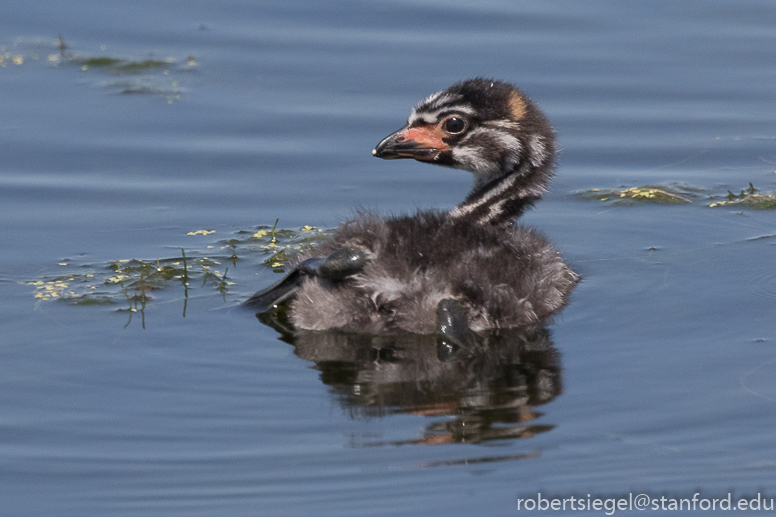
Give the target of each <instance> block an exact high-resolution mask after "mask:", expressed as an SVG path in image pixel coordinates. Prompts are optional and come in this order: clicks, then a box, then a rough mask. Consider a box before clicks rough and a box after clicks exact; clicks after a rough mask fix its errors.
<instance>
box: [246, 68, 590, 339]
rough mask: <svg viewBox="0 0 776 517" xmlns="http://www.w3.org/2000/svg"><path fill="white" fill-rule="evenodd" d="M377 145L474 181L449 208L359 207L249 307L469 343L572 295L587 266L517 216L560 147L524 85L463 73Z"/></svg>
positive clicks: (303, 320) (543, 313) (536, 193)
mask: <svg viewBox="0 0 776 517" xmlns="http://www.w3.org/2000/svg"><path fill="white" fill-rule="evenodd" d="M372 154H373V155H374V156H376V157H378V158H384V159H397V158H412V159H415V160H418V161H422V162H427V163H432V164H437V165H444V166H447V167H453V168H457V169H464V170H467V171H469V172H471V173H472V174H473V176H474V186H473V188H472V190H471V192H470V193H469V195H468V196H467V197H466V199H465V200H464V201H463V202H462V203H460V204H459V205H457V206H456V207H454V208H453V209H452V210H450V211H449V212H441V211H437V210H430V211H420V212H418V213H416V214H414V215H409V216H403V217H389V218H383V217H379V216H377V215H375V214H372V213H369V212H361V213H360V214H359V215H358V216H357V217H356V219H354V220H352V221H349V222H346V223H345V224H343V225H342V226H340V227H339V228H338V229H337V230H335V232H334V234H333V235H332V236H331V237H330V238H329V239H328V240H326V241H325V242H323V243H322V244H321V245H320V246H318V247H317V248H316V249H314V250H311V251H308V252H305V253H302V254H301V255H299V256H298V257H296V259H295V260H294V262H293V263H292V264H291V267H290V269H289V271H290V272H289V273H288V275H286V277H285V278H283V279H282V280H281V281H280V282H279V283H277V284H275V285H274V286H272V287H270V288H268V289H265V290H263V291H260V292H258V293H256V294H255V295H253V296H252V297H251V298H250V299H249V300H248V301H247V302H246V305H247V306H249V307H251V308H254V309H255V310H256V311H257V312H266V311H269V310H270V309H271V308H272V307H274V306H276V305H277V304H280V303H285V302H288V303H289V316H290V317H289V319H290V321H291V322H292V323H293V325H294V326H295V327H296V328H299V329H309V330H328V329H340V330H343V331H349V332H359V333H385V332H394V331H407V332H415V333H419V334H433V333H438V334H440V335H441V336H443V337H444V338H446V339H448V340H450V341H451V342H452V343H454V344H461V345H465V344H466V342H467V341H468V338H467V335H468V334H469V332H471V331H475V332H476V331H481V330H485V329H488V328H508V327H521V326H527V325H533V324H536V323H538V322H540V321H542V320H545V319H547V318H549V317H551V316H552V315H553V314H555V313H556V312H558V311H559V310H560V309H561V308H562V307H563V306H564V305H565V304H566V300H567V297H568V295H569V293H570V292H571V290H572V289H573V288H574V285H575V284H576V282H577V280H578V279H579V277H578V276H577V275H576V274H575V273H574V272H573V271H571V269H569V268H568V267H567V266H566V264H565V263H564V262H563V259H562V258H561V256H560V254H559V253H558V251H557V250H556V249H555V248H554V247H553V246H552V245H551V244H550V243H549V242H548V241H547V239H545V238H544V237H543V236H542V235H541V234H540V233H539V232H537V231H535V230H533V229H530V228H526V227H523V226H519V225H514V224H513V220H514V219H515V218H517V217H518V216H520V215H521V214H522V213H523V212H524V211H525V210H526V209H527V208H529V207H530V206H531V205H533V204H534V203H535V202H536V201H537V200H538V199H540V197H541V195H542V194H543V193H544V192H545V191H546V190H547V187H548V185H549V182H550V180H551V179H552V175H553V172H552V170H553V164H554V158H555V139H554V133H553V130H552V128H551V127H550V125H549V123H548V122H547V119H546V118H545V117H544V115H543V114H542V112H541V111H540V110H539V109H538V108H537V107H536V105H535V104H534V103H533V102H531V101H530V100H529V99H528V98H527V97H526V96H525V95H524V94H523V93H522V92H521V91H520V90H518V89H517V88H516V87H514V86H512V85H511V84H508V83H504V82H501V81H491V80H487V79H472V80H468V81H463V82H460V83H456V84H454V85H453V86H451V87H450V88H448V89H447V90H444V91H441V92H438V93H435V94H434V95H431V96H430V97H428V98H427V99H426V100H424V101H421V102H420V103H419V104H418V105H417V106H416V107H415V108H414V109H413V110H412V112H411V114H410V117H409V120H408V121H407V124H406V125H405V126H404V127H403V128H401V129H399V130H398V131H396V132H395V133H393V134H391V135H389V136H388V137H386V138H385V139H383V140H382V141H381V142H380V143H379V144H378V145H377V147H375V149H374V150H373V151H372Z"/></svg>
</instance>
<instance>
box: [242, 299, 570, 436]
mask: <svg viewBox="0 0 776 517" xmlns="http://www.w3.org/2000/svg"><path fill="white" fill-rule="evenodd" d="M285 316H286V313H285V310H284V308H283V307H282V306H281V307H280V308H279V309H276V310H274V311H271V312H268V313H264V314H259V315H257V317H258V318H259V320H260V321H261V322H262V323H264V324H266V325H268V326H270V327H272V328H273V329H275V330H276V331H278V332H279V333H280V335H281V338H280V339H281V340H283V341H285V342H287V343H289V344H291V345H292V346H293V347H294V353H295V354H296V355H297V356H298V357H300V358H301V359H304V360H306V361H311V362H313V363H315V367H316V369H317V370H318V371H320V378H321V381H323V383H324V384H326V385H327V386H329V387H330V389H331V393H332V394H333V395H334V397H335V399H336V400H337V402H338V403H339V404H340V406H341V407H342V408H343V409H344V410H345V411H346V412H347V413H348V414H349V415H350V416H351V418H354V419H362V418H372V417H382V416H385V415H391V414H416V415H424V416H428V417H433V418H434V419H433V421H432V422H431V423H429V424H428V425H426V426H425V428H424V430H423V432H422V436H421V437H419V438H415V439H408V440H400V441H390V442H386V441H382V442H379V441H375V442H370V443H365V444H361V445H362V446H380V445H401V444H426V445H434V444H448V443H482V442H486V441H490V440H505V439H516V438H530V437H532V436H534V435H536V434H538V433H542V432H546V431H549V430H551V429H552V428H553V427H554V426H553V425H546V424H545V425H541V424H532V423H531V422H533V421H534V420H536V419H537V418H538V417H540V416H541V415H542V414H541V413H540V412H538V411H537V410H536V409H535V408H536V406H540V405H542V404H545V403H547V402H550V401H551V400H553V399H554V398H555V397H557V396H558V395H560V393H561V392H562V384H561V365H560V358H559V354H558V352H557V350H556V349H555V348H554V346H553V343H552V338H551V333H550V331H549V330H548V329H546V328H544V327H541V326H540V327H533V328H529V329H495V330H491V331H488V332H486V333H478V334H476V335H475V337H474V339H473V342H471V343H468V344H467V345H466V346H457V345H455V344H452V343H449V342H447V341H445V339H444V338H443V337H440V336H435V335H419V334H410V333H402V334H396V335H379V336H375V335H361V334H345V333H338V332H331V331H328V332H313V331H303V330H297V329H294V328H293V327H292V326H291V325H290V323H289V322H288V320H287V318H286V317H285Z"/></svg>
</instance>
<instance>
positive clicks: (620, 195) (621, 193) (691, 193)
mask: <svg viewBox="0 0 776 517" xmlns="http://www.w3.org/2000/svg"><path fill="white" fill-rule="evenodd" d="M700 192H702V191H701V190H700V189H696V188H693V187H690V186H689V185H682V184H675V185H671V186H670V187H668V186H663V185H644V186H641V187H631V188H627V189H599V188H594V189H589V190H583V191H581V192H578V193H577V194H578V195H579V196H580V197H582V198H584V199H588V200H591V201H595V200H597V201H609V202H611V203H612V204H615V205H634V204H637V203H657V204H674V205H675V204H683V203H692V200H691V198H692V197H695V196H697V194H698V193H700Z"/></svg>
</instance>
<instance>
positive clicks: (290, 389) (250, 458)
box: [0, 0, 776, 516]
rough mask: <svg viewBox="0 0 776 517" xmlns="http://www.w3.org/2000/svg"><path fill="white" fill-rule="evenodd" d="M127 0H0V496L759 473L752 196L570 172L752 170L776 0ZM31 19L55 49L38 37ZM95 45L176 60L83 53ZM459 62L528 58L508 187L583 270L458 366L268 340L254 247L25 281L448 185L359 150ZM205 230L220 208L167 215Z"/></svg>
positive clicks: (432, 201)
mask: <svg viewBox="0 0 776 517" xmlns="http://www.w3.org/2000/svg"><path fill="white" fill-rule="evenodd" d="M131 5H132V7H130V6H129V4H127V5H126V6H119V7H116V6H109V5H108V4H106V3H104V2H96V1H88V0H83V1H69V2H53V1H49V0H42V1H38V2H35V3H30V2H26V1H25V2H23V1H18V0H6V2H5V3H4V4H3V16H2V17H0V46H4V47H5V49H4V50H3V55H4V56H5V57H4V61H3V64H4V65H5V66H4V67H2V68H0V96H1V98H2V117H0V153H1V155H2V160H0V214H2V215H1V216H0V217H1V219H0V220H1V221H2V224H0V240H1V241H2V243H3V246H2V247H0V293H2V294H1V296H0V321H2V328H3V336H4V337H3V339H2V342H0V501H1V504H0V508H2V509H0V513H2V514H4V515H14V516H28V515H29V516H31V515H35V516H50V515H73V516H75V515H77V516H90V515H95V516H98V515H99V516H103V515H132V516H136V515H153V516H159V515H186V516H195V515H196V516H199V515H202V516H204V515H207V516H210V515H230V516H238V515H289V516H291V515H293V516H298V515H317V516H351V515H352V516H365V515H445V516H447V515H475V514H477V515H480V514H481V515H515V514H517V513H518V512H517V510H516V500H517V498H518V497H524V496H528V497H531V496H532V495H535V494H536V492H537V491H541V492H542V493H543V494H554V495H559V496H569V495H572V494H575V495H577V496H579V495H582V496H586V495H587V494H588V493H593V494H603V495H610V496H619V495H623V494H625V495H627V493H628V492H630V491H633V492H634V493H638V492H645V493H648V494H652V495H657V496H660V495H662V494H665V493H668V494H674V495H676V496H680V497H691V496H692V494H693V493H694V492H697V491H700V492H702V493H703V494H705V495H706V496H716V497H719V496H724V495H725V494H726V493H727V492H728V491H731V490H732V491H734V492H735V494H737V495H741V494H754V493H756V492H758V491H761V492H763V493H765V494H768V495H769V496H773V497H776V488H774V486H773V479H774V476H776V446H775V445H774V439H773V429H774V427H775V426H776V377H774V375H773V372H774V368H776V349H774V339H776V336H774V316H775V315H776V314H774V305H776V270H774V256H776V247H774V245H775V244H776V237H774V235H776V212H774V211H757V210H751V209H745V208H744V209H742V208H736V207H733V208H727V207H723V208H719V207H718V208H713V209H712V208H708V207H707V205H708V201H705V197H704V196H700V197H699V198H698V199H696V201H695V202H694V203H692V204H687V205H677V206H656V205H640V206H632V207H625V206H616V205H612V204H609V203H606V202H600V201H584V200H582V199H580V198H579V196H577V195H576V194H575V193H576V192H577V191H579V190H582V189H589V188H594V187H596V188H619V187H623V186H624V187H634V186H640V185H645V184H663V185H667V184H670V183H672V182H681V183H687V184H689V185H691V186H693V187H697V188H700V189H706V190H708V191H709V192H711V193H712V194H725V193H726V191H727V190H728V189H729V190H732V191H734V192H738V191H739V190H741V189H743V188H745V187H747V186H748V184H749V182H752V183H753V184H754V186H755V187H756V188H758V189H761V190H764V191H768V190H771V191H772V190H775V189H776V174H774V171H776V116H775V115H776V101H774V99H776V62H774V57H773V56H774V54H773V51H774V45H776V5H774V3H773V2H772V1H766V0H762V1H755V0H751V1H733V0H728V1H703V2H701V1H686V2H669V1H665V2H658V1H656V2H640V3H635V2H628V3H625V2H615V1H608V2H606V1H588V2H576V1H566V2H552V3H548V2H539V1H526V2H510V1H506V0H493V1H484V2H478V6H477V7H472V2H463V1H452V2H450V1H445V2H442V1H438V0H425V1H424V0H419V1H398V0H383V1H380V2H355V1H352V2H348V1H339V0H337V1H332V2H326V3H325V4H324V3H322V2H312V1H297V2H293V1H286V2H246V1H233V2H204V1H201V2H185V3H182V2H172V1H159V0H157V1H154V2H134V3H132V4H131ZM59 34H62V35H63V37H64V40H65V42H66V44H67V45H68V49H67V50H66V55H67V53H70V55H74V56H79V57H80V58H82V60H81V61H77V62H67V61H66V60H63V59H62V58H61V57H60V58H57V56H60V50H59V48H58V45H59V43H58V41H56V39H57V36H58V35H59ZM50 55H51V56H53V57H52V58H51V59H59V60H58V61H50V60H49V56H50ZM99 56H109V57H113V58H120V59H127V60H134V61H142V60H148V59H155V60H165V59H167V58H171V59H170V61H171V63H168V64H166V65H164V66H163V67H157V68H152V69H150V70H142V71H140V73H136V74H118V75H117V72H116V70H115V69H111V68H110V67H109V68H107V69H100V67H99V66H86V70H82V69H81V66H82V65H83V64H84V63H85V61H83V59H87V58H90V57H99ZM14 58H16V60H14ZM19 58H21V60H20V59H19ZM36 58H37V59H36ZM111 70H113V71H111ZM165 72H166V73H165ZM477 75H483V76H493V77H496V78H501V79H504V80H508V81H513V82H515V83H517V84H519V85H520V86H522V87H523V89H524V90H525V91H526V92H527V93H528V94H529V95H530V96H531V97H532V98H533V99H534V100H535V101H536V102H537V103H538V104H539V105H540V106H541V107H542V108H543V109H544V110H545V111H546V113H547V114H548V116H549V118H550V119H551V120H552V121H553V123H554V125H555V127H556V129H557V131H558V135H559V142H560V145H561V147H562V149H563V152H562V156H561V159H560V166H559V169H558V177H557V179H556V181H555V183H554V185H553V190H552V192H551V193H550V194H549V195H548V196H547V197H546V199H545V200H544V201H542V202H541V203H540V204H539V205H538V206H537V208H536V209H535V210H534V211H533V212H531V213H530V214H528V215H527V216H526V217H525V219H524V220H525V221H526V223H528V224H531V225H534V226H536V227H539V228H541V229H542V230H543V231H544V232H545V233H546V234H547V235H549V236H550V237H551V239H552V240H554V241H555V242H556V243H557V245H558V246H559V248H561V249H562V250H563V252H564V254H565V256H566V258H567V260H568V261H569V262H570V263H571V264H573V265H574V268H575V269H576V270H577V271H579V272H580V273H581V274H582V276H583V277H584V281H583V282H582V284H580V286H579V287H578V288H577V289H576V291H575V292H574V295H573V298H572V303H571V305H570V306H569V307H568V308H567V309H566V310H565V311H564V312H563V314H562V316H561V317H560V318H558V320H557V321H556V322H555V324H554V325H552V326H550V327H549V328H548V329H547V332H542V333H539V334H538V335H528V336H524V335H521V336H512V335H510V336H506V337H504V339H506V340H508V341H509V343H511V345H510V346H506V347H504V346H501V347H499V343H498V339H496V338H494V340H493V343H491V345H490V346H491V348H490V349H488V350H489V352H488V353H486V354H482V355H481V356H480V357H473V358H469V362H468V363H466V364H464V365H463V366H460V365H459V366H458V369H456V367H454V366H455V365H453V366H451V364H450V363H445V362H442V361H440V360H439V358H438V357H437V356H436V351H435V350H433V343H430V342H426V341H423V340H414V341H412V340H411V342H407V343H401V342H400V343H395V342H392V343H386V342H383V341H380V340H379V339H378V340H358V339H352V340H345V339H335V338H333V337H325V336H324V337H321V336H307V337H305V338H303V339H300V340H298V341H297V342H295V343H294V344H293V345H292V344H289V343H287V342H285V341H283V340H282V339H279V338H281V337H282V336H281V334H279V333H278V332H276V331H275V330H273V329H272V328H270V327H268V326H265V325H262V324H261V323H260V322H258V321H257V320H256V319H255V318H254V317H253V316H252V315H250V314H246V313H244V312H242V311H237V310H234V307H235V306H236V305H237V304H238V303H239V302H240V301H242V300H244V299H245V297H246V296H248V295H249V294H250V293H252V292H253V291H255V290H256V289H257V288H258V287H259V286H262V285H265V284H266V283H268V282H270V281H272V280H273V279H275V278H276V276H275V273H273V272H272V271H271V270H270V269H268V268H266V267H263V266H262V265H261V262H262V260H263V259H264V258H265V257H264V256H263V255H261V253H255V252H253V253H248V252H245V253H243V252H242V251H241V252H240V253H239V254H238V255H241V256H240V258H241V259H243V260H241V261H240V262H237V263H236V265H235V264H234V263H233V264H232V265H231V269H230V270H229V274H230V275H231V276H230V278H231V279H232V280H233V281H234V282H235V285H233V286H230V287H229V291H228V293H227V294H226V295H225V296H223V295H222V294H221V293H220V292H219V291H218V289H216V288H215V287H213V286H212V285H211V284H208V285H206V286H205V287H201V286H200V285H199V283H198V284H197V285H196V286H194V287H192V288H191V289H190V290H189V292H188V298H187V299H186V298H185V295H184V292H183V290H182V289H177V288H171V287H168V288H165V289H160V290H159V291H158V293H155V294H154V298H153V299H152V300H150V301H149V302H148V305H147V306H146V308H145V311H143V313H142V314H141V313H129V312H127V311H126V310H125V309H126V305H122V304H119V303H117V304H115V305H107V306H106V305H100V306H88V307H80V306H75V305H72V304H68V303H63V302H57V301H41V300H40V299H36V298H34V294H35V292H36V290H35V288H34V287H33V286H30V285H26V282H30V281H35V280H39V279H42V280H47V279H51V278H54V277H56V276H57V275H61V274H65V275H69V274H76V273H78V271H79V270H80V269H79V268H94V269H97V270H104V269H105V268H106V267H107V264H108V263H109V261H113V260H119V259H148V260H155V259H157V258H158V259H164V258H171V257H178V256H179V254H180V251H179V250H180V248H185V249H187V250H189V251H188V253H189V254H191V255H196V254H197V253H198V254H199V255H198V256H201V255H203V254H205V253H208V252H207V250H208V249H210V248H207V246H208V245H213V246H215V248H213V249H214V250H218V249H219V247H220V246H222V245H223V243H224V242H225V241H226V240H227V239H229V238H232V237H234V236H235V235H238V234H237V232H239V231H241V230H246V231H255V228H256V226H258V225H270V226H271V225H272V224H273V223H274V221H275V219H276V218H279V219H280V224H279V226H281V227H283V228H292V229H298V228H300V227H302V226H303V225H313V226H316V227H320V228H330V227H333V226H335V225H336V224H337V222H338V221H340V220H341V219H343V218H346V217H348V216H349V215H350V214H351V213H352V212H351V211H352V209H353V208H354V207H356V206H365V207H369V208H374V209H376V210H379V211H382V212H384V213H390V212H406V211H411V210H414V209H415V208H416V207H448V206H451V205H453V204H455V203H456V202H458V201H459V200H460V199H461V198H462V197H463V196H464V195H465V194H466V192H467V190H468V187H469V183H470V178H469V177H468V174H467V173H464V172H461V171H451V170H446V169H442V168H434V167H429V166H427V165H423V164H419V163H409V162H406V161H401V162H384V161H379V160H375V159H373V158H372V157H371V154H370V151H371V149H372V148H373V146H374V145H375V143H376V142H378V141H379V140H380V139H381V138H382V137H383V136H385V135H387V134H388V133H389V132H391V131H393V130H395V129H397V128H398V127H400V126H401V125H402V124H403V122H404V120H405V119H406V117H407V115H408V113H409V109H410V107H411V106H412V105H414V103H416V102H417V101H418V100H420V99H421V98H423V97H425V96H426V95H428V94H430V93H432V92H435V91H437V90H440V89H443V88H445V87H447V86H449V85H450V84H451V83H453V82H455V81H457V80H460V79H463V78H467V77H472V76H477ZM122 92H133V93H134V94H129V93H127V94H123V93H122ZM202 229H208V230H215V231H216V233H215V234H212V235H208V236H187V235H186V233H187V232H191V231H196V230H202ZM214 253H216V251H214ZM221 253H223V252H221ZM59 264H67V265H66V266H60V265H59ZM184 305H185V307H184ZM184 308H185V317H184ZM129 316H132V318H133V319H132V320H131V321H129ZM141 316H144V318H141ZM128 321H129V324H127V323H128ZM125 325H126V326H125ZM396 350H398V351H399V352H400V353H397V352H396ZM769 490H770V492H769ZM600 513H602V512H598V514H600Z"/></svg>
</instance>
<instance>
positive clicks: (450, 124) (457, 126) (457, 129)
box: [443, 117, 466, 135]
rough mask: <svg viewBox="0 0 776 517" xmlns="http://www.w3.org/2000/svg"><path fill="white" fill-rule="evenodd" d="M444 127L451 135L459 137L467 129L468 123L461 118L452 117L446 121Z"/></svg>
mask: <svg viewBox="0 0 776 517" xmlns="http://www.w3.org/2000/svg"><path fill="white" fill-rule="evenodd" d="M443 127H444V129H445V131H447V132H448V133H450V134H451V135H457V134H458V133H462V132H463V130H464V129H466V121H465V120H464V119H462V118H460V117H450V118H448V119H447V120H445V121H444V123H443Z"/></svg>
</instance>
